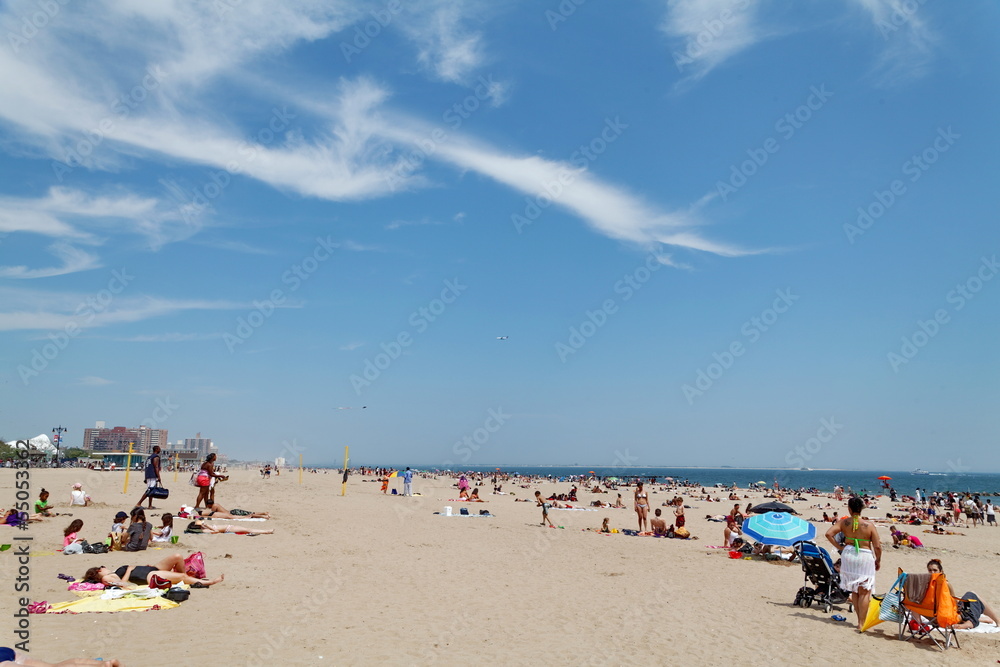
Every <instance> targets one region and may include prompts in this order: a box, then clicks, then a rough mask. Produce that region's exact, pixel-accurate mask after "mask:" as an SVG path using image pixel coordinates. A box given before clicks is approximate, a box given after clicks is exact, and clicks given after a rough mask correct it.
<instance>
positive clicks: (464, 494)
mask: <svg viewBox="0 0 1000 667" xmlns="http://www.w3.org/2000/svg"><path fill="white" fill-rule="evenodd" d="M477 491H478V489H477ZM458 499H459V500H468V499H469V489H468V488H465V489H462V490H461V491H459V492H458Z"/></svg>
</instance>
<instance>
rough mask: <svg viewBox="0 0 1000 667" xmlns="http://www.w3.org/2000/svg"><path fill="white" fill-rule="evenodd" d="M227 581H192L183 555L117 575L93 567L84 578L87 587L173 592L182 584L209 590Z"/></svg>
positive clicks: (125, 569) (121, 570)
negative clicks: (154, 589) (97, 585)
mask: <svg viewBox="0 0 1000 667" xmlns="http://www.w3.org/2000/svg"><path fill="white" fill-rule="evenodd" d="M223 579H225V576H224V575H221V574H220V575H219V576H218V578H216V579H198V578H197V577H192V576H191V575H189V574H188V573H187V571H186V569H185V567H184V556H182V555H181V554H174V555H173V556H167V557H166V558H164V559H163V560H161V561H160V562H159V563H157V564H156V565H122V566H121V567H119V568H118V569H117V570H115V571H114V572H112V571H111V570H109V569H108V568H106V567H92V568H90V569H89V570H87V572H86V574H84V575H83V582H84V583H87V584H104V585H105V586H108V587H109V588H111V587H113V588H134V587H135V586H149V587H150V588H169V587H170V586H172V585H174V584H180V583H185V584H188V585H189V586H191V587H192V588H208V587H209V586H212V585H214V584H217V583H219V582H221V581H222V580H223Z"/></svg>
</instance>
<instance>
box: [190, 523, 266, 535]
mask: <svg viewBox="0 0 1000 667" xmlns="http://www.w3.org/2000/svg"><path fill="white" fill-rule="evenodd" d="M184 532H185V533H203V534H204V533H208V534H212V535H218V534H221V533H233V534H235V535H271V534H273V533H274V529H273V528H270V529H267V530H263V529H256V528H243V527H242V526H239V527H238V526H218V525H215V524H212V523H209V522H207V521H205V520H204V519H195V520H194V521H192V522H191V523H189V524H188V525H187V528H185V529H184Z"/></svg>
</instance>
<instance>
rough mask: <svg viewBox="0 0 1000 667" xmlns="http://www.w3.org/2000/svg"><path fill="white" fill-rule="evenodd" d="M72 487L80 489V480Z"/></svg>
mask: <svg viewBox="0 0 1000 667" xmlns="http://www.w3.org/2000/svg"><path fill="white" fill-rule="evenodd" d="M73 488H74V489H82V488H83V484H80V482H77V483H76V484H74V485H73Z"/></svg>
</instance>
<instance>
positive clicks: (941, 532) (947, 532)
mask: <svg viewBox="0 0 1000 667" xmlns="http://www.w3.org/2000/svg"><path fill="white" fill-rule="evenodd" d="M924 532H925V533H934V534H935V535H965V533H960V532H958V531H957V530H945V529H944V528H942V527H941V526H939V525H937V524H935V525H934V527H933V528H931V529H930V530H925V531H924Z"/></svg>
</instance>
